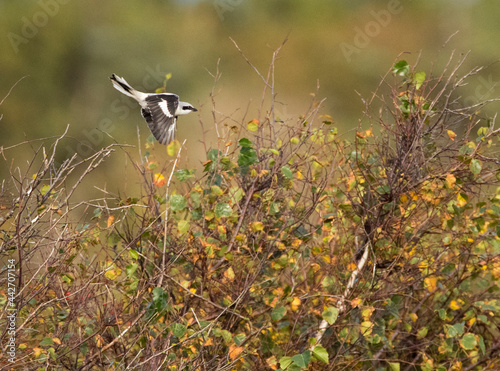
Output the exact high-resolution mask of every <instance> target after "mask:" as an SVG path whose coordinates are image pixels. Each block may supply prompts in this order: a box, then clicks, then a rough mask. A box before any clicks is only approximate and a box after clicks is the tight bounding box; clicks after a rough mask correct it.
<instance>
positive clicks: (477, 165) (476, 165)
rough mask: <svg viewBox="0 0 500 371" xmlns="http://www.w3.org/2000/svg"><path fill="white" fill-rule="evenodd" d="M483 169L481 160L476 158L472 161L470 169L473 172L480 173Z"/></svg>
mask: <svg viewBox="0 0 500 371" xmlns="http://www.w3.org/2000/svg"><path fill="white" fill-rule="evenodd" d="M481 169H482V166H481V161H479V160H476V159H474V160H472V161H471V162H470V171H471V172H472V174H474V175H478V174H479V173H480V172H481Z"/></svg>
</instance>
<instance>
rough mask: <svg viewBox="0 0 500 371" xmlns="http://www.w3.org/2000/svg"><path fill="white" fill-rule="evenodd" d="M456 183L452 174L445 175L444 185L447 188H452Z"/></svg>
mask: <svg viewBox="0 0 500 371" xmlns="http://www.w3.org/2000/svg"><path fill="white" fill-rule="evenodd" d="M456 181H457V178H455V176H454V175H453V174H446V185H447V186H448V188H453V187H454V186H455V183H456Z"/></svg>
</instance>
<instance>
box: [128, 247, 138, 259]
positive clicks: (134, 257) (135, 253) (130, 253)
mask: <svg viewBox="0 0 500 371" xmlns="http://www.w3.org/2000/svg"><path fill="white" fill-rule="evenodd" d="M128 254H129V255H130V257H131V258H132V259H135V260H137V259H139V253H138V252H137V251H135V250H133V249H130V250H129V251H128Z"/></svg>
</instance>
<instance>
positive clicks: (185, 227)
mask: <svg viewBox="0 0 500 371" xmlns="http://www.w3.org/2000/svg"><path fill="white" fill-rule="evenodd" d="M177 229H178V230H179V234H180V235H183V234H184V233H186V232H187V231H189V222H188V221H187V220H179V222H178V223H177Z"/></svg>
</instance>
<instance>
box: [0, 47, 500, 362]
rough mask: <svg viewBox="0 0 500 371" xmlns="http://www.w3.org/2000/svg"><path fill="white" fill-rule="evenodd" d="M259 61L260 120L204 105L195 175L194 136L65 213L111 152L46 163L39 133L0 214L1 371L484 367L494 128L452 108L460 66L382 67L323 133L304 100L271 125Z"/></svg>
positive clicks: (495, 240)
mask: <svg viewBox="0 0 500 371" xmlns="http://www.w3.org/2000/svg"><path fill="white" fill-rule="evenodd" d="M276 54H277V52H276V53H275V55H274V56H273V64H272V66H271V68H270V69H269V74H266V75H265V76H262V75H261V77H262V78H263V79H264V81H265V83H264V84H265V90H264V97H266V96H267V97H268V98H263V100H262V107H263V108H262V109H261V110H260V112H261V114H260V116H258V117H255V118H243V119H241V120H240V121H236V120H234V119H232V118H227V117H220V116H219V115H218V114H216V112H218V111H217V110H216V109H215V104H216V97H214V107H213V110H214V115H213V117H214V122H212V123H210V124H208V123H204V126H206V127H208V126H210V127H212V126H215V127H216V129H217V132H218V134H219V141H218V146H217V147H216V148H210V149H208V150H207V153H206V159H203V160H202V161H201V162H203V164H202V165H201V167H200V168H199V169H198V170H196V169H192V168H186V167H185V166H184V165H183V161H182V154H183V151H184V150H185V149H184V147H185V146H188V145H193V144H194V142H193V141H189V142H187V143H184V144H181V143H180V142H178V141H175V142H173V143H171V144H170V145H169V146H168V149H167V152H168V154H167V155H165V156H168V159H167V160H164V159H160V158H158V157H155V156H153V155H152V154H151V153H150V152H149V151H148V150H147V149H146V151H147V152H145V154H144V156H143V157H142V158H141V159H140V160H139V161H137V160H133V162H134V163H135V164H136V169H137V176H138V179H141V182H142V189H143V191H142V193H140V194H137V195H130V196H128V195H127V196H113V195H111V194H110V193H108V194H106V195H105V196H103V198H102V199H97V200H92V201H88V202H83V203H78V204H74V203H73V202H72V197H71V196H72V194H73V191H74V189H76V188H77V187H78V185H79V182H80V179H81V178H82V177H87V176H91V174H90V173H91V172H92V170H93V169H95V168H96V167H98V166H99V165H100V163H101V162H102V161H103V159H104V158H106V157H107V156H109V155H112V153H113V152H114V151H116V150H120V151H121V150H127V151H128V149H126V148H122V147H120V146H118V145H111V146H109V147H106V148H103V149H102V150H101V151H99V152H98V153H96V154H95V155H94V156H91V157H90V158H89V159H86V160H84V161H81V162H78V161H77V159H76V157H75V158H73V159H68V161H67V162H65V163H64V164H60V165H59V166H57V167H56V166H55V165H54V161H53V160H54V155H53V154H54V153H56V151H57V149H58V148H57V144H58V141H57V140H56V141H55V142H53V143H52V144H50V145H49V146H47V148H45V147H44V146H40V147H39V149H38V150H37V151H36V152H35V158H36V160H34V161H33V163H32V164H31V165H30V166H29V167H28V168H26V167H25V168H24V170H23V171H24V172H20V171H17V172H16V171H12V174H11V175H12V176H11V179H7V180H6V181H5V183H4V188H3V190H2V191H3V194H2V210H1V212H2V219H1V220H0V223H1V225H2V230H1V233H2V242H1V254H2V259H16V262H17V267H18V272H21V274H22V277H21V279H20V280H19V284H20V286H19V287H18V296H17V298H16V303H17V309H18V321H17V326H18V329H17V336H16V338H17V346H18V350H17V367H19V368H20V369H22V368H25V369H37V368H39V369H46V368H47V367H48V369H56V368H57V369H66V370H91V369H106V370H112V369H116V370H125V369H127V370H136V369H137V370H138V369H143V370H159V369H163V370H233V369H246V370H278V369H281V370H290V371H292V370H323V369H324V370H336V369H339V370H341V369H346V368H350V369H379V370H449V369H456V370H461V369H475V370H478V369H499V368H500V362H499V361H498V359H500V357H499V353H500V342H499V340H498V339H499V338H500V327H499V326H500V317H499V313H500V297H499V282H500V281H499V280H500V255H499V253H500V239H499V237H498V234H499V232H500V224H499V218H500V191H499V190H498V189H497V188H496V185H497V183H498V178H499V175H500V173H499V165H498V163H499V160H498V158H497V157H496V154H497V153H498V150H497V149H496V146H497V145H498V139H497V135H498V134H499V133H500V131H498V129H495V126H494V120H491V119H488V118H486V117H483V116H482V113H481V108H482V106H483V105H484V104H486V103H487V102H482V103H480V104H478V105H476V106H473V107H464V106H463V105H462V104H461V100H460V86H462V85H463V82H464V81H465V80H466V79H467V77H469V76H470V75H471V74H474V73H477V72H479V71H477V70H474V71H471V72H470V73H467V74H465V76H462V75H460V74H459V71H460V66H461V64H462V63H463V59H458V60H455V59H454V58H452V59H450V62H449V64H448V65H447V66H446V67H445V68H444V71H442V73H440V74H439V75H437V76H432V74H431V73H427V74H426V73H424V72H423V71H419V70H418V69H417V67H412V66H410V65H408V63H406V62H405V61H403V60H400V61H398V62H397V63H396V64H395V65H394V67H393V68H392V69H391V70H390V71H389V72H388V74H387V75H386V76H385V77H384V80H383V81H382V83H381V84H380V86H379V88H378V90H377V91H376V92H375V93H374V94H373V96H372V97H371V98H370V99H367V100H366V101H365V104H366V109H365V112H364V118H363V120H362V121H361V123H360V125H359V127H358V128H357V130H356V131H354V132H348V133H344V134H342V135H340V134H339V133H338V132H337V127H336V124H335V123H334V121H333V120H332V118H331V117H330V116H328V115H324V114H322V112H320V110H321V102H318V101H316V100H315V99H313V100H312V102H311V106H310V109H309V110H308V111H307V112H305V113H304V114H303V115H301V116H300V117H296V118H293V119H292V118H289V117H288V118H284V117H280V112H279V106H278V104H277V102H275V100H274V90H273V89H274V87H273V85H272V81H274V76H273V71H274V57H275V56H276ZM266 94H267V95H266ZM153 145H157V144H154V143H153V142H151V141H148V143H147V145H146V146H147V147H151V146H153ZM2 155H3V156H4V158H8V150H5V149H4V150H3V151H2ZM130 156H131V158H132V155H130ZM160 164H162V165H160ZM71 173H77V174H79V177H77V179H75V180H73V181H70V180H69V178H68V175H69V174H71ZM72 179H74V178H72ZM9 182H10V183H9ZM12 189H15V190H16V192H15V195H12V194H11V193H9V190H12ZM8 197H11V198H8ZM6 200H10V201H9V202H7V201H6ZM83 209H85V210H90V211H91V215H89V218H88V220H87V221H86V222H81V221H80V222H75V221H74V220H72V218H71V216H72V215H74V214H75V211H78V210H83ZM2 279H3V277H2ZM2 285H3V282H2ZM2 287H3V286H2ZM0 293H1V296H0V301H2V300H3V301H4V302H5V301H6V300H7V299H6V296H5V294H6V293H5V290H4V291H1V292H0ZM1 321H5V312H3V313H2V317H1ZM3 336H4V338H3V339H2V344H4V342H5V335H3ZM0 364H2V365H4V366H5V367H9V363H8V362H7V357H6V356H5V355H3V356H2V358H0Z"/></svg>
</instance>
